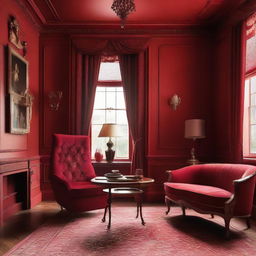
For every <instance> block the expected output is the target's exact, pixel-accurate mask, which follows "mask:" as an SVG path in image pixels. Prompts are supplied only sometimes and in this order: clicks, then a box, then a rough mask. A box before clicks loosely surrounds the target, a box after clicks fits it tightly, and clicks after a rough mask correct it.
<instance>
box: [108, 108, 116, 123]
mask: <svg viewBox="0 0 256 256" xmlns="http://www.w3.org/2000/svg"><path fill="white" fill-rule="evenodd" d="M115 122H116V111H115V110H106V123H115Z"/></svg>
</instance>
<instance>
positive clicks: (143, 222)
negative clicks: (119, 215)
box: [139, 202, 146, 225]
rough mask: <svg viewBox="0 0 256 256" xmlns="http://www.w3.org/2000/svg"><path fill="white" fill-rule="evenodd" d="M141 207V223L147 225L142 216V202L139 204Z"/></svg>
mask: <svg viewBox="0 0 256 256" xmlns="http://www.w3.org/2000/svg"><path fill="white" fill-rule="evenodd" d="M139 209H140V219H141V224H142V225H145V224H146V223H145V221H144V219H143V217H142V202H141V203H140V204H139Z"/></svg>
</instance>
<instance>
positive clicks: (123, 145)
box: [116, 137, 129, 158]
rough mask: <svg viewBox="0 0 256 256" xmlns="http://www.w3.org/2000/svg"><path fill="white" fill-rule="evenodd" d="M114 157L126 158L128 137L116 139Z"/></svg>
mask: <svg viewBox="0 0 256 256" xmlns="http://www.w3.org/2000/svg"><path fill="white" fill-rule="evenodd" d="M116 144H117V146H116V149H117V150H116V158H127V156H128V155H129V140H128V137H121V138H117V139H116Z"/></svg>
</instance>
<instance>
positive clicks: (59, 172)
mask: <svg viewBox="0 0 256 256" xmlns="http://www.w3.org/2000/svg"><path fill="white" fill-rule="evenodd" d="M89 142H90V138H89V137H88V136H84V135H64V134H54V135H53V149H52V169H53V170H52V171H53V174H54V175H56V176H58V177H59V178H61V179H65V180H66V181H89V180H90V179H92V178H94V177H95V176H96V175H95V171H94V168H93V166H92V163H91V155H90V143H89Z"/></svg>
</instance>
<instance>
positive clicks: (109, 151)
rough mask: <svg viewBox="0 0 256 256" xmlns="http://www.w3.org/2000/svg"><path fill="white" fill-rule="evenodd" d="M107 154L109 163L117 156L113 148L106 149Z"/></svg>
mask: <svg viewBox="0 0 256 256" xmlns="http://www.w3.org/2000/svg"><path fill="white" fill-rule="evenodd" d="M105 154H106V160H107V162H108V163H112V162H113V160H114V156H115V151H114V150H112V149H111V148H109V149H108V150H106V151H105Z"/></svg>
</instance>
